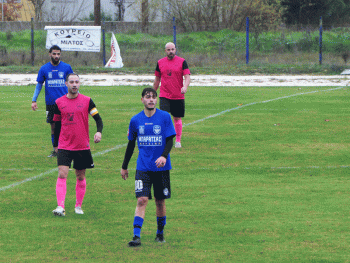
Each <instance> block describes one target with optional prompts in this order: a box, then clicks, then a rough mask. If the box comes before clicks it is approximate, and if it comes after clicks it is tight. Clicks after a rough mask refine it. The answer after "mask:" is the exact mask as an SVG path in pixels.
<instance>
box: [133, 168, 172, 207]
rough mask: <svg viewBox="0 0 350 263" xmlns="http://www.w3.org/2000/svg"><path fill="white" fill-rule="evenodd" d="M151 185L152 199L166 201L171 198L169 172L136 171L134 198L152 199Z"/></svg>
mask: <svg viewBox="0 0 350 263" xmlns="http://www.w3.org/2000/svg"><path fill="white" fill-rule="evenodd" d="M152 185H153V192H154V197H155V198H156V199H157V200H162V199H168V198H170V197H171V188H170V172H169V170H166V171H159V172H143V171H139V170H136V175H135V194H136V198H139V197H141V196H147V197H148V198H149V199H152V193H151V188H152Z"/></svg>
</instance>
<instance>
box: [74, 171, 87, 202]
mask: <svg viewBox="0 0 350 263" xmlns="http://www.w3.org/2000/svg"><path fill="white" fill-rule="evenodd" d="M75 192H76V196H77V201H76V203H75V207H77V206H80V207H81V206H82V204H83V200H84V196H85V192H86V180H85V178H84V180H83V181H80V180H78V179H77V184H76V186H75Z"/></svg>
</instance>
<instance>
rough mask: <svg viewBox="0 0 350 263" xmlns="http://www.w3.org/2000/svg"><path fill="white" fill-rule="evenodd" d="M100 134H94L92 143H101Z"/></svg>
mask: <svg viewBox="0 0 350 263" xmlns="http://www.w3.org/2000/svg"><path fill="white" fill-rule="evenodd" d="M101 138H102V134H101V133H100V132H96V133H95V136H94V143H99V142H100V141H101Z"/></svg>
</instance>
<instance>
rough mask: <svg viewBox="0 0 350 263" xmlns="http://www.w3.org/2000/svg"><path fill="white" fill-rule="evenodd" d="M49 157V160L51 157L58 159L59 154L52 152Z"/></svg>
mask: <svg viewBox="0 0 350 263" xmlns="http://www.w3.org/2000/svg"><path fill="white" fill-rule="evenodd" d="M47 157H49V158H51V157H57V153H56V152H55V151H52V152H51V153H50V155H49V156H47Z"/></svg>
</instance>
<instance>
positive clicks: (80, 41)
mask: <svg viewBox="0 0 350 263" xmlns="http://www.w3.org/2000/svg"><path fill="white" fill-rule="evenodd" d="M45 30H47V37H46V48H47V49H50V47H51V46H53V45H58V46H59V47H60V48H61V49H62V50H66V51H86V52H100V47H101V27H100V26H45Z"/></svg>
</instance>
